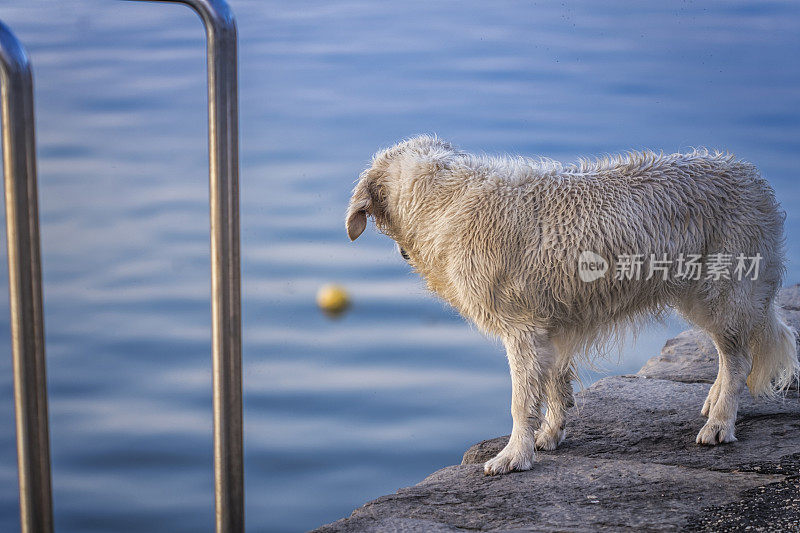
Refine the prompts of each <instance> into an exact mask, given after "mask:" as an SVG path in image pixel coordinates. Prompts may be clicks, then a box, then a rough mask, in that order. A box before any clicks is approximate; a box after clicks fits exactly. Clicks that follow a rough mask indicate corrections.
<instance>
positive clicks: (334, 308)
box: [317, 283, 350, 315]
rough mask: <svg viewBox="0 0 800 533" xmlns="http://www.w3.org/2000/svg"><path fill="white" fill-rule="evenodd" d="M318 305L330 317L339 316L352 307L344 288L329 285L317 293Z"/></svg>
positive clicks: (332, 284)
mask: <svg viewBox="0 0 800 533" xmlns="http://www.w3.org/2000/svg"><path fill="white" fill-rule="evenodd" d="M317 305H318V306H319V307H320V309H322V310H323V311H325V313H327V314H329V315H338V314H340V313H342V312H343V311H344V310H345V309H347V308H348V307H349V306H350V297H349V296H347V291H346V290H345V289H344V287H342V286H341V285H336V284H334V283H329V284H328V285H323V286H322V287H320V288H319V290H318V291H317Z"/></svg>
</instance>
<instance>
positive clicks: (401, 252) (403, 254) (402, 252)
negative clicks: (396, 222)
mask: <svg viewBox="0 0 800 533" xmlns="http://www.w3.org/2000/svg"><path fill="white" fill-rule="evenodd" d="M398 248H400V247H399V246H398ZM400 255H401V256H402V257H403V259H405V260H406V261H408V260H409V259H411V258H410V257H409V256H408V252H406V251H405V250H403V249H402V248H400Z"/></svg>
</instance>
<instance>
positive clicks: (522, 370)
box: [483, 332, 556, 475]
mask: <svg viewBox="0 0 800 533" xmlns="http://www.w3.org/2000/svg"><path fill="white" fill-rule="evenodd" d="M503 343H504V344H505V346H506V351H507V355H508V364H509V367H510V369H511V417H512V418H513V420H514V426H513V428H512V430H511V438H510V439H509V441H508V444H507V445H506V447H505V448H503V449H502V450H501V451H500V453H498V454H497V456H495V457H494V458H493V459H490V460H489V461H487V462H486V463H485V464H484V465H483V470H484V472H485V473H486V474H487V475H496V474H505V473H507V472H511V471H514V470H529V469H530V468H531V467H532V466H533V460H534V456H535V454H534V446H535V445H534V443H535V439H536V436H535V431H536V430H537V429H538V428H539V424H540V422H541V404H542V394H543V391H544V381H545V379H546V377H547V376H548V375H550V374H551V372H552V370H553V367H554V366H555V363H556V349H555V346H554V345H553V343H552V341H551V340H550V338H549V337H548V336H547V334H545V333H533V332H518V333H516V334H511V335H507V336H506V337H505V338H504V339H503Z"/></svg>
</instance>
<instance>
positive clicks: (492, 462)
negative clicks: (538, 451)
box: [483, 442, 534, 476]
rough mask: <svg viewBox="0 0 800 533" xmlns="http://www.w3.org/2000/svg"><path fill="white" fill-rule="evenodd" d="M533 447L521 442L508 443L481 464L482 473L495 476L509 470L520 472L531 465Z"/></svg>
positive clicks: (528, 468)
mask: <svg viewBox="0 0 800 533" xmlns="http://www.w3.org/2000/svg"><path fill="white" fill-rule="evenodd" d="M533 459H534V452H533V447H532V446H529V445H525V444H521V443H514V444H512V443H511V442H509V443H508V445H507V446H506V447H505V448H503V450H502V451H501V452H500V453H498V454H497V455H496V456H495V457H494V458H493V459H489V460H488V461H486V462H485V463H484V464H483V473H484V474H486V475H487V476H497V475H501V474H507V473H509V472H514V471H517V472H521V471H523V470H530V469H531V467H533Z"/></svg>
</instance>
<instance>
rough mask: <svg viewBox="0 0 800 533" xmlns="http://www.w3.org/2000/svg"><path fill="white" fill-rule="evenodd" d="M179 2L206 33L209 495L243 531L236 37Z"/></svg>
mask: <svg viewBox="0 0 800 533" xmlns="http://www.w3.org/2000/svg"><path fill="white" fill-rule="evenodd" d="M139 1H159V2H169V3H180V4H186V5H187V6H189V7H191V8H192V9H193V10H195V11H196V12H197V13H198V14H199V15H200V18H201V19H202V20H203V24H204V25H205V28H206V41H207V45H206V46H207V55H208V147H209V149H208V151H209V178H210V194H209V196H210V206H211V315H212V329H211V332H212V333H211V334H212V367H213V387H214V394H213V409H214V494H215V504H216V528H217V532H218V533H223V532H224V533H233V532H240V531H244V466H243V459H242V457H243V448H242V325H241V271H240V266H239V105H238V88H237V83H238V82H237V52H236V47H237V37H236V21H235V19H234V16H233V12H232V11H231V9H230V7H229V6H228V4H227V3H226V2H225V1H224V0H139Z"/></svg>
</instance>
